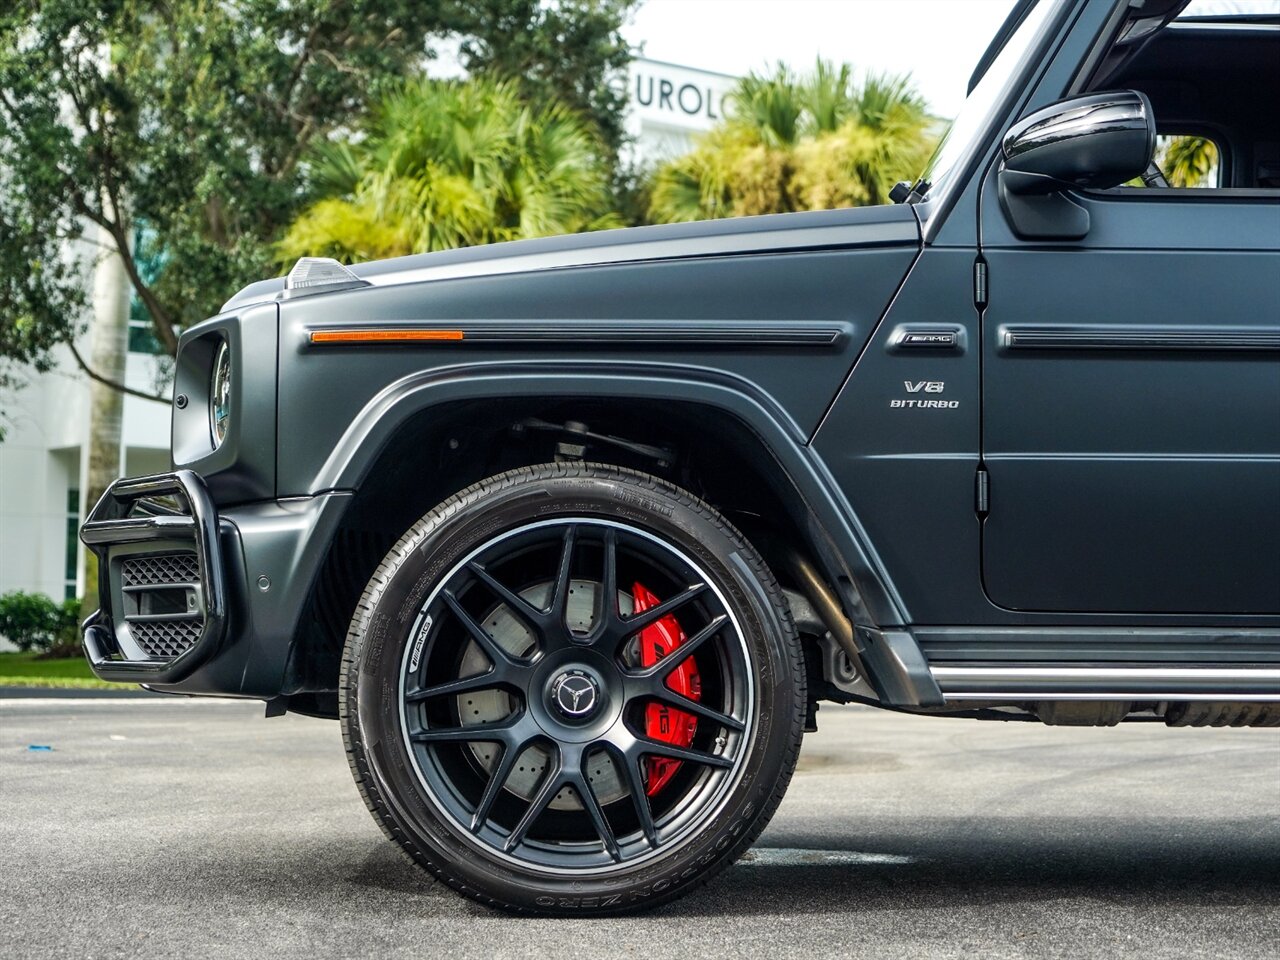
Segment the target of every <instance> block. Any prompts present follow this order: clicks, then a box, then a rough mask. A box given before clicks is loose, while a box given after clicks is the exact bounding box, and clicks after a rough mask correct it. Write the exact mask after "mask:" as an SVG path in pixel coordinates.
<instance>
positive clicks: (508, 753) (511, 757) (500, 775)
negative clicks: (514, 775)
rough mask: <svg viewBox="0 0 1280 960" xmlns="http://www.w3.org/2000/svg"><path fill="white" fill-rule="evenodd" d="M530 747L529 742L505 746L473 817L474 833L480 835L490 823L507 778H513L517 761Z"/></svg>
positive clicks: (516, 742) (506, 743)
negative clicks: (483, 828) (512, 772)
mask: <svg viewBox="0 0 1280 960" xmlns="http://www.w3.org/2000/svg"><path fill="white" fill-rule="evenodd" d="M528 746H529V742H528V741H515V740H512V741H509V742H505V743H504V744H503V746H502V756H500V757H499V758H498V762H497V763H495V764H494V765H493V772H492V773H491V774H490V776H489V782H488V783H486V784H485V785H484V793H482V794H481V795H480V802H479V803H477V804H476V809H475V812H474V813H472V815H471V832H472V833H478V832H479V831H480V828H481V827H483V826H484V825H485V824H486V823H487V822H488V820H489V813H490V811H492V810H493V803H494V801H495V800H497V799H498V796H499V795H500V794H501V793H502V788H503V787H504V786H506V784H507V778H508V777H510V776H511V771H512V770H513V769H515V765H516V761H517V760H519V759H520V754H522V753H524V751H525V749H526V748H527V747H528Z"/></svg>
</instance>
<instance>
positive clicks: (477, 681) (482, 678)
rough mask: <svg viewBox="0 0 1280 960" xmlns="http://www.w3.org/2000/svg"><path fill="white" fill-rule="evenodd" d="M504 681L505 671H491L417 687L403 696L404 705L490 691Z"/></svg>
mask: <svg viewBox="0 0 1280 960" xmlns="http://www.w3.org/2000/svg"><path fill="white" fill-rule="evenodd" d="M505 679H506V671H503V670H498V669H493V670H486V671H485V672H484V673H477V674H473V675H472V676H470V677H460V678H459V679H457V680H450V681H449V682H448V683H437V684H435V685H433V686H430V687H419V688H418V689H417V690H411V691H409V692H408V693H406V694H405V695H404V702H405V703H421V702H422V701H423V700H430V699H431V698H432V697H447V696H449V695H450V694H453V695H455V696H456V695H457V694H461V693H472V692H474V691H476V690H490V689H492V688H493V687H497V686H500V685H501V684H502V683H503V681H504V680H505Z"/></svg>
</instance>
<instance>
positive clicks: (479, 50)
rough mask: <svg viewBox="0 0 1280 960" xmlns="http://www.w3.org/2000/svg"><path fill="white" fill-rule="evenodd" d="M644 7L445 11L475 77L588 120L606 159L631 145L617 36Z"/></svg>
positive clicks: (612, 0)
mask: <svg viewBox="0 0 1280 960" xmlns="http://www.w3.org/2000/svg"><path fill="white" fill-rule="evenodd" d="M638 6H639V0H559V2H557V3H545V2H543V0H454V2H452V3H450V4H447V5H446V17H447V19H448V20H449V22H450V24H451V26H452V28H453V29H454V30H456V31H457V32H458V33H459V34H461V35H463V37H464V40H463V42H462V44H461V47H460V53H461V56H462V64H463V66H464V67H466V69H467V71H468V72H469V73H471V74H472V75H481V74H487V75H489V76H497V77H509V78H512V79H514V80H516V81H517V82H518V83H519V84H520V90H521V93H522V94H523V95H524V97H525V98H526V99H528V100H531V101H533V102H535V103H551V102H558V103H562V104H564V105H565V106H567V107H569V108H570V109H571V110H573V111H574V112H576V113H578V114H579V115H581V116H584V117H586V118H588V119H589V120H590V121H591V122H592V123H593V124H594V125H595V128H596V133H597V135H598V136H599V138H600V141H601V142H602V143H603V144H604V145H605V148H606V150H607V156H608V157H609V159H610V160H616V158H617V153H618V148H619V147H620V146H621V145H622V143H623V141H624V140H625V131H624V129H623V113H624V111H625V110H626V106H627V94H626V90H625V86H624V85H623V84H618V83H613V82H611V81H613V80H615V79H616V78H619V77H621V76H622V75H623V74H624V72H625V71H626V68H627V65H628V64H629V63H630V62H631V50H630V48H629V47H628V46H627V44H626V41H624V40H623V39H622V35H621V33H620V32H619V31H620V28H621V27H622V25H623V23H625V22H626V19H627V17H628V16H630V14H631V12H632V11H633V10H635V9H636V7H638Z"/></svg>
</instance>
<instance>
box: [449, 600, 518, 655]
mask: <svg viewBox="0 0 1280 960" xmlns="http://www.w3.org/2000/svg"><path fill="white" fill-rule="evenodd" d="M441 596H442V597H443V598H444V602H445V605H446V606H447V607H448V608H449V609H450V610H451V611H452V612H453V615H454V616H455V617H457V618H458V622H460V623H461V624H462V626H463V628H464V629H465V630H466V631H467V633H468V634H469V635H470V637H471V639H472V640H474V641H475V642H476V644H477V645H478V646H479V647H480V649H481V650H483V651H484V654H485V656H486V657H488V658H489V662H490V663H492V664H493V666H494V669H498V668H499V667H500V666H502V665H506V666H518V665H519V664H520V661H519V660H518V659H517V658H516V657H514V656H512V655H511V654H510V653H508V652H507V651H506V650H505V649H503V648H502V647H501V646H500V645H499V644H498V642H497V641H496V640H494V639H493V637H491V636H489V633H488V631H486V630H485V628H484V627H482V626H480V624H478V623H476V621H475V618H474V617H472V616H471V614H469V613H467V611H466V610H465V609H464V608H463V606H462V604H461V602H459V600H458V598H457V597H456V596H454V595H453V593H452V591H449V590H445V591H443V592H442V593H441Z"/></svg>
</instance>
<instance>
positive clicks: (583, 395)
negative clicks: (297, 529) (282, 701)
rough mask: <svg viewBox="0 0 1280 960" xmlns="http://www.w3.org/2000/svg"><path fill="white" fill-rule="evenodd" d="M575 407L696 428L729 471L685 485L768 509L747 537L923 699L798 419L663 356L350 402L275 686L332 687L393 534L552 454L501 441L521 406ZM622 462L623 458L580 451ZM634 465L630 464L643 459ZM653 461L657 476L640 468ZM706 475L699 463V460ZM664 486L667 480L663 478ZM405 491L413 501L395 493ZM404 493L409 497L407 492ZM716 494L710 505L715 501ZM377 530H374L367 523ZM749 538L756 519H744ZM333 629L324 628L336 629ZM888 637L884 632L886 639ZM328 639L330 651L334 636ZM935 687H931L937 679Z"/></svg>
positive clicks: (889, 674) (853, 532)
mask: <svg viewBox="0 0 1280 960" xmlns="http://www.w3.org/2000/svg"><path fill="white" fill-rule="evenodd" d="M530 414H532V415H533V416H544V415H550V416H553V417H565V416H570V415H571V416H573V417H576V418H578V419H586V420H588V421H589V422H590V425H591V427H592V428H593V430H600V431H602V432H606V433H607V432H610V431H621V432H623V433H626V432H629V431H631V430H635V429H643V427H637V426H636V425H637V424H642V423H646V422H647V423H651V424H656V425H661V426H660V427H658V426H655V428H654V430H655V432H654V433H653V434H652V435H651V436H645V437H643V438H642V439H644V440H645V441H648V440H651V439H654V438H657V437H661V436H663V435H665V434H672V435H675V436H677V437H679V436H684V437H689V436H691V435H693V434H696V435H697V436H698V437H699V438H710V439H709V440H707V441H705V442H704V440H703V439H700V441H699V443H698V446H705V445H706V443H707V442H709V443H710V445H711V447H712V448H713V449H714V450H715V451H717V452H719V451H725V453H724V455H725V456H726V457H728V458H731V459H732V461H733V470H732V480H731V481H729V482H726V481H725V480H724V479H719V480H711V481H710V482H709V484H708V478H707V477H706V476H699V477H698V478H697V479H696V482H697V483H698V484H699V485H700V486H703V488H702V489H695V490H694V491H693V492H695V493H698V494H699V495H700V496H703V497H704V499H707V500H708V502H710V503H711V504H712V505H713V506H715V507H716V508H717V509H721V510H722V511H725V512H728V513H730V514H731V519H734V520H735V522H738V523H739V525H742V526H750V525H751V523H750V522H748V523H746V524H744V523H743V522H742V519H740V518H739V517H735V516H733V515H732V513H733V510H732V506H731V505H729V504H726V502H725V499H726V498H727V497H729V496H730V493H729V492H728V490H729V487H736V488H737V489H738V490H740V491H748V490H750V491H752V492H754V493H755V494H758V495H759V496H760V498H761V499H760V501H759V502H760V503H762V504H763V503H768V504H769V505H771V506H772V507H774V513H775V514H776V515H775V516H772V517H769V518H767V519H768V523H767V524H764V525H762V526H772V527H774V528H775V537H776V541H775V539H774V538H765V539H766V542H756V540H755V538H754V537H753V542H756V546H757V548H758V549H760V550H761V552H762V553H763V554H764V555H765V558H766V561H768V562H769V563H770V565H771V566H773V567H774V569H775V571H776V572H781V571H779V570H778V563H779V562H780V561H779V557H780V554H781V551H783V550H785V549H793V550H796V551H798V552H800V553H801V554H803V555H804V556H805V557H806V558H807V559H809V560H810V561H811V562H812V563H814V564H815V565H816V566H817V568H818V569H819V570H820V571H821V572H822V574H823V575H824V576H825V578H826V579H827V582H828V584H829V585H830V586H831V587H832V588H833V590H834V592H835V593H836V594H837V595H838V596H839V598H840V601H841V604H842V605H843V607H844V610H845V613H846V615H847V616H848V617H849V619H850V620H851V621H852V622H853V624H854V626H855V628H856V629H857V630H858V631H859V635H860V637H861V638H862V640H863V641H864V642H865V643H866V645H867V648H868V649H867V655H866V656H865V657H864V659H865V661H866V665H867V668H868V671H869V672H870V673H872V674H873V676H872V678H871V679H872V680H873V683H875V685H876V687H877V688H878V689H879V690H881V691H882V693H883V695H884V697H885V699H886V700H887V701H888V702H893V703H900V702H910V703H915V702H920V701H922V700H923V701H926V702H927V701H928V700H929V699H931V698H932V692H931V690H929V689H928V688H927V687H928V686H929V685H931V680H930V681H929V684H928V685H926V688H925V689H921V688H920V684H921V676H922V675H921V671H922V670H923V677H924V678H927V677H928V673H927V667H925V666H924V659H923V656H922V655H921V654H920V652H919V648H918V646H916V644H915V642H914V640H912V639H911V637H910V633H909V631H907V630H906V629H905V628H903V627H902V624H903V623H905V622H907V621H906V619H905V617H906V611H905V610H904V609H903V606H902V603H901V600H900V598H899V597H898V595H897V593H896V591H895V590H894V589H893V587H892V584H891V582H890V581H889V580H888V578H887V576H886V575H885V574H884V572H883V568H882V567H881V565H880V563H879V560H878V557H877V556H876V554H875V553H874V550H873V549H872V548H871V545H870V544H869V543H868V542H867V540H866V536H865V533H864V532H863V531H862V529H861V525H860V524H859V523H858V520H857V517H856V514H855V513H854V511H853V510H852V509H851V508H850V507H849V505H848V504H847V503H845V502H844V501H843V500H842V498H841V497H840V494H839V492H838V490H836V489H835V487H834V484H833V483H832V482H831V480H830V476H829V474H828V473H827V471H826V468H825V466H824V465H823V464H822V462H821V461H820V460H819V459H818V458H817V456H816V454H815V453H814V451H813V450H812V449H810V448H809V447H808V446H807V440H808V438H807V437H806V436H805V434H804V432H803V430H802V429H801V428H800V426H799V425H798V424H797V423H796V422H795V421H794V419H793V418H791V417H790V415H789V414H787V412H786V411H785V410H783V409H782V408H781V407H780V406H779V405H778V404H777V403H776V402H775V401H774V400H773V399H772V398H771V397H769V396H768V395H767V394H765V393H763V392H762V391H760V390H759V388H758V387H756V386H755V385H754V384H751V383H750V382H749V381H746V380H743V379H741V378H737V377H733V376H731V375H726V374H724V373H723V372H720V371H711V370H701V369H692V368H688V367H678V366H675V365H670V364H634V363H629V364H625V365H619V364H606V363H600V364H583V365H579V366H576V367H575V368H573V369H572V370H566V369H565V368H564V366H563V365H561V364H542V363H521V364H503V363H482V364H467V365H458V366H454V367H449V368H444V369H436V370H432V371H426V372H422V373H418V374H414V375H412V376H409V377H405V378H403V379H402V380H400V381H397V382H396V383H393V384H391V385H389V386H388V387H386V388H385V389H384V390H382V391H381V392H380V393H379V394H378V395H377V396H375V397H374V398H373V400H371V401H370V403H369V404H368V405H367V406H366V407H365V409H364V410H362V411H361V413H360V415H359V416H357V417H356V418H355V419H354V420H353V422H352V423H351V425H350V426H349V428H348V429H347V431H345V433H344V436H343V438H342V441H341V442H340V443H339V444H338V445H337V446H336V447H335V449H334V450H333V452H332V454H331V455H330V457H329V458H328V460H327V461H326V463H325V465H324V468H323V469H322V470H321V471H320V473H319V474H318V475H317V477H316V479H315V484H314V486H313V489H314V490H316V491H320V490H325V489H347V490H353V491H355V495H354V497H353V498H352V503H351V505H350V507H349V508H348V510H347V515H346V517H345V518H344V521H343V524H342V526H341V528H340V530H339V531H338V533H337V535H336V536H335V537H334V540H333V542H332V543H331V544H330V547H329V550H328V556H327V557H326V559H325V560H324V562H323V563H322V566H321V570H320V571H319V573H318V575H317V577H316V578H315V585H314V586H313V588H312V596H311V597H310V599H309V600H308V602H307V607H306V609H304V611H303V615H302V618H301V620H300V626H299V632H298V634H297V635H296V636H295V640H294V645H293V647H294V649H293V650H292V652H291V656H290V669H289V671H288V676H287V677H286V687H288V688H291V689H293V690H298V691H303V690H316V689H331V680H332V678H336V675H337V663H338V660H339V659H340V656H341V649H340V644H341V638H342V636H344V635H345V629H346V624H345V622H344V613H343V608H344V607H346V606H347V605H350V609H347V610H346V611H345V617H346V618H349V616H350V613H351V612H352V610H354V602H355V599H358V596H359V591H360V589H362V588H363V584H364V580H359V583H358V584H356V583H355V581H356V580H358V579H359V577H360V575H361V574H360V571H361V570H362V569H364V568H367V570H365V576H364V579H365V580H367V576H368V575H371V573H372V570H373V568H374V567H375V566H376V564H377V562H378V561H379V560H380V559H381V557H382V555H383V554H384V553H385V551H386V549H388V548H389V546H390V544H391V543H393V542H394V540H395V538H396V537H398V536H399V533H401V532H403V530H404V529H406V528H407V527H408V525H409V524H411V523H412V522H414V521H415V520H416V519H417V518H418V517H420V516H421V515H422V514H423V513H425V512H426V511H427V510H429V509H431V507H433V506H435V505H436V504H437V503H439V502H442V501H443V500H445V499H447V498H448V497H449V496H451V495H452V494H453V493H456V492H457V491H458V490H460V489H462V488H464V487H466V486H468V485H469V484H471V483H473V482H475V481H477V480H480V479H483V478H484V477H485V476H489V475H492V474H494V473H497V472H501V471H502V470H505V469H510V468H511V467H515V466H527V465H530V464H532V463H536V462H545V461H546V460H548V459H551V457H550V456H548V455H547V454H546V452H545V449H544V450H541V451H540V450H539V449H537V448H534V449H527V450H522V449H521V448H520V444H519V443H518V442H515V441H513V440H512V439H511V437H510V436H509V430H510V426H511V424H513V423H515V422H516V421H517V420H519V419H520V418H521V417H522V416H523V417H527V416H529V415H530ZM588 459H591V460H599V461H600V462H606V463H615V464H617V465H623V466H636V465H637V464H636V463H635V462H634V461H628V460H627V459H626V457H625V456H616V457H615V456H609V455H604V456H601V455H597V454H596V453H595V452H594V451H593V454H592V455H591V456H590V457H589V458H588ZM641 468H643V465H641ZM650 472H658V471H656V470H655V471H650ZM704 473H705V471H704ZM668 479H672V480H673V482H676V483H680V482H681V478H679V477H671V476H668ZM408 490H412V496H411V497H410V498H409V500H411V501H412V502H403V503H398V504H397V506H398V510H390V511H389V510H388V509H387V504H388V503H389V502H391V501H393V500H400V499H403V498H402V497H400V495H399V493H400V492H401V491H408ZM415 498H416V499H415ZM717 501H719V502H717ZM380 523H385V528H383V529H379V524H380ZM745 532H747V533H748V536H753V534H754V535H759V534H760V529H759V528H757V529H755V530H747V531H745ZM335 632H336V635H335ZM886 641H888V642H886ZM335 643H336V644H337V646H336V647H335ZM935 689H936V688H935Z"/></svg>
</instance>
